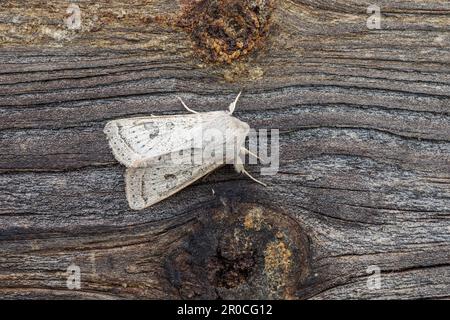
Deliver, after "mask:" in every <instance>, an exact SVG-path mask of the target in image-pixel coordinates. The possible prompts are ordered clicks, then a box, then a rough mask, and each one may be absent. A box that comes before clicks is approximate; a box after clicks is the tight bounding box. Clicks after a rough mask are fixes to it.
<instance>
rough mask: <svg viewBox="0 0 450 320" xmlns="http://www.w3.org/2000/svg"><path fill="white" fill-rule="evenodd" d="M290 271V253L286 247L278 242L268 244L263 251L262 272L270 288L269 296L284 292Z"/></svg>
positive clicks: (283, 243)
mask: <svg viewBox="0 0 450 320" xmlns="http://www.w3.org/2000/svg"><path fill="white" fill-rule="evenodd" d="M291 270H292V251H291V250H290V249H289V247H288V245H287V244H286V243H285V242H283V241H280V240H276V241H273V242H270V243H269V244H268V245H267V246H266V250H265V251H264V272H265V274H266V276H267V278H268V283H269V284H270V287H271V294H272V295H278V294H279V293H280V292H284V294H282V295H283V296H286V295H287V292H286V286H287V284H288V279H289V275H290V273H291Z"/></svg>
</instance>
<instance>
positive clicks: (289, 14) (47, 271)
mask: <svg viewBox="0 0 450 320" xmlns="http://www.w3.org/2000/svg"><path fill="white" fill-rule="evenodd" d="M209 2H210V3H213V4H216V5H217V3H218V2H217V1H216V0H212V1H209ZM268 2H269V1H263V0H261V1H243V3H244V4H245V5H251V4H252V3H257V4H259V5H260V6H264V5H266V4H267V3H268ZM270 2H271V3H272V1H270ZM78 4H79V5H80V8H81V10H82V19H83V20H82V21H83V22H82V23H83V24H82V26H83V27H82V29H81V30H79V31H69V30H67V28H66V27H65V25H64V23H63V19H64V15H65V10H66V8H67V6H68V2H67V1H61V0H60V1H51V3H48V1H42V0H28V1H19V0H14V1H12V0H11V1H10V0H6V1H5V0H2V1H0V66H1V68H0V96H1V97H0V250H1V251H0V298H70V297H76V298H87V299H89V298H114V299H115V298H229V299H231V298H290V299H297V298H302V299H303V298H312V299H325V298H326V299H340V298H449V297H450V3H449V2H448V1H443V0H442V1H441V0H436V1H426V0H421V1H420V0H414V1H386V0H382V1H381V0H380V1H378V3H377V4H378V5H379V6H380V7H381V12H382V25H381V26H382V29H381V30H368V29H367V27H366V20H367V18H368V16H369V15H368V14H367V11H366V10H367V7H368V6H369V5H370V4H373V2H371V1H364V0H350V1H349V0H345V1H344V0H334V1H317V0H314V1H313V0H290V1H275V2H274V7H275V9H274V10H273V15H272V18H271V20H270V22H268V23H270V25H269V26H268V33H267V35H266V34H264V32H265V31H264V32H263V31H261V34H259V33H257V34H256V35H255V34H251V35H250V36H251V37H255V39H254V40H255V41H254V44H255V46H254V48H249V50H248V52H244V51H243V50H240V49H239V50H240V51H239V50H238V49H236V50H235V51H236V52H238V51H239V54H234V51H233V52H231V53H230V52H225V55H221V53H220V52H221V51H220V50H222V49H223V48H221V47H220V46H219V47H217V48H218V49H217V50H218V51H217V52H215V51H214V50H215V49H214V50H213V49H211V48H216V47H211V48H205V47H202V41H203V40H201V39H200V40H199V38H196V36H198V34H199V33H198V32H199V30H195V28H200V27H201V26H199V24H198V23H197V24H195V23H191V24H189V23H188V22H189V21H188V22H186V21H185V20H186V19H189V17H190V16H189V10H194V9H195V10H202V8H203V7H196V8H194V9H193V8H192V5H191V4H190V2H189V1H180V2H176V1H169V0H153V1H144V0H129V1H121V0H114V1H107V0H100V1H98V0H96V1H79V2H78ZM219 4H220V3H219ZM203 9H204V8H203ZM242 12H247V11H245V10H243V11H242ZM232 14H233V13H230V15H232ZM180 17H181V18H180ZM191 18H192V15H191ZM228 18H230V17H228ZM232 18H233V17H231V19H232ZM241 18H242V19H244V20H242V19H240V20H239V19H236V21H241V22H242V21H247V20H245V19H252V20H251V21H255V19H259V18H260V17H259V16H258V14H256V18H255V14H253V13H251V14H249V15H248V16H244V17H241ZM183 19H184V20H183ZM180 21H181V22H180ZM260 21H262V20H261V19H260ZM247 22H248V21H247ZM252 23H253V22H252ZM202 27H204V26H202ZM190 28H191V29H190ZM192 28H194V29H192ZM196 32H197V33H196ZM200 34H202V33H201V32H200ZM217 34H219V35H220V32H219V33H217ZM238 36H239V37H242V35H238ZM245 36H246V35H244V36H243V37H245ZM260 36H261V37H260ZM227 37H229V35H227ZM259 37H260V38H259ZM219 40H220V39H219ZM226 40H227V41H228V40H229V39H226ZM205 43H206V42H205ZM219 43H222V42H220V41H219ZM236 43H237V42H236ZM249 43H250V42H249ZM252 43H253V42H252ZM222 44H223V43H222ZM215 54H216V56H215ZM240 55H242V56H240ZM218 57H225V58H226V59H225V58H224V59H222V60H223V61H225V63H224V62H223V61H222V60H221V61H218V60H220V59H219V58H218ZM216 58H217V59H216ZM215 59H216V60H217V61H215ZM228 60H230V61H228ZM227 62H229V63H227ZM241 89H244V94H243V96H242V99H241V101H240V103H239V105H238V109H237V112H236V116H237V117H239V118H241V119H242V120H244V121H247V122H248V123H249V124H250V125H251V126H252V127H254V128H257V129H258V128H279V129H281V134H280V144H281V150H280V153H281V154H280V161H281V163H280V172H279V173H278V174H277V175H275V176H271V177H263V179H264V181H265V182H267V183H268V184H269V187H268V188H266V189H264V188H263V187H261V186H259V185H257V184H254V183H252V182H251V181H249V180H248V179H246V178H245V177H242V176H239V175H238V174H236V173H234V172H233V170H232V169H231V168H228V167H224V168H222V169H220V170H219V171H217V172H216V173H214V174H212V175H210V176H208V177H207V178H206V179H204V180H202V181H200V182H198V183H196V184H195V185H194V186H191V187H189V188H187V189H185V190H183V191H182V192H180V193H178V194H176V195H175V196H173V197H171V198H169V199H168V200H166V201H164V202H162V203H160V204H157V205H155V206H154V207H151V208H149V209H146V210H144V211H139V212H135V211H131V210H129V208H128V205H127V203H126V199H125V193H124V185H123V176H122V175H123V171H124V168H123V167H122V166H120V165H119V164H118V163H117V162H116V161H115V160H114V158H113V156H112V154H111V152H110V150H109V149H108V146H107V143H106V139H105V136H104V135H103V133H102V128H103V126H104V124H105V122H106V121H107V120H110V119H116V118H119V117H125V116H136V115H149V114H178V113H183V112H184V111H183V109H182V108H181V106H180V104H179V102H178V101H177V100H176V95H180V96H182V97H183V98H184V99H185V100H186V101H188V102H189V104H190V105H191V106H195V108H196V109H197V110H201V111H211V110H217V109H223V108H225V107H226V106H227V105H228V103H229V102H230V101H231V100H232V99H233V98H234V97H235V95H236V93H237V92H238V91H239V90H241ZM249 170H250V171H251V172H252V173H253V174H254V175H255V176H258V172H259V167H258V166H251V167H249ZM212 189H214V191H215V193H214V194H213V193H212V191H211V190H212ZM70 264H76V265H78V266H80V268H81V289H80V290H69V289H68V288H67V287H66V277H67V274H66V269H67V267H68V266H69V265H70ZM369 266H378V267H379V268H380V269H381V288H380V289H376V290H374V289H369V288H368V286H367V280H368V276H369V275H368V273H367V268H368V267H369Z"/></svg>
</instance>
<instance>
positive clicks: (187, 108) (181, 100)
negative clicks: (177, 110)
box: [177, 97, 198, 113]
mask: <svg viewBox="0 0 450 320" xmlns="http://www.w3.org/2000/svg"><path fill="white" fill-rule="evenodd" d="M177 98H178V100H180V102H181V104H182V105H183V107H185V108H186V110H187V111H189V112H192V113H198V112H197V111H194V110H192V109H191V108H189V107H188V106H187V105H186V103H184V101H183V99H181V98H180V97H177Z"/></svg>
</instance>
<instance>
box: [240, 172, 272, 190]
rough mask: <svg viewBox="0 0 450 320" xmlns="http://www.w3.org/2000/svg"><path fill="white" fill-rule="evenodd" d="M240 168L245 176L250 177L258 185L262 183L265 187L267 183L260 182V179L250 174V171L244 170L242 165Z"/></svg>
mask: <svg viewBox="0 0 450 320" xmlns="http://www.w3.org/2000/svg"><path fill="white" fill-rule="evenodd" d="M241 170H242V171H241V172H242V173H243V174H245V175H246V176H247V177H249V178H250V179H252V180H253V181H255V182H256V183H259V184H260V185H263V186H264V187H266V188H267V184H265V183H264V182H261V181H259V180H258V179H256V178H254V177H252V175H251V174H250V173H248V171H247V170H245V169H244V167H242V169H241Z"/></svg>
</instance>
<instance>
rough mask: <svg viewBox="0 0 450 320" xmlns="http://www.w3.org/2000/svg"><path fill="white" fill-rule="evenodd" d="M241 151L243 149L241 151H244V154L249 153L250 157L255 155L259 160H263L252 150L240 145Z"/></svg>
mask: <svg viewBox="0 0 450 320" xmlns="http://www.w3.org/2000/svg"><path fill="white" fill-rule="evenodd" d="M241 151H243V152H244V153H246V154H249V155H251V156H252V157H255V158H256V159H258V160H259V161H261V162H264V161H263V160H262V159H261V158H260V157H258V156H257V155H256V154H254V153H253V152H251V151H250V150H248V149H247V148H245V147H241Z"/></svg>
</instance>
